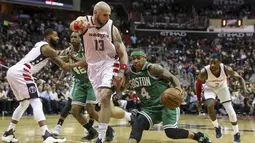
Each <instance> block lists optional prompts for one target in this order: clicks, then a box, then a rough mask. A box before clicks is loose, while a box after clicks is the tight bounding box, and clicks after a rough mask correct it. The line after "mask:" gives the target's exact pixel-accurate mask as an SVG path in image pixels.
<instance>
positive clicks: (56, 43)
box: [50, 38, 59, 48]
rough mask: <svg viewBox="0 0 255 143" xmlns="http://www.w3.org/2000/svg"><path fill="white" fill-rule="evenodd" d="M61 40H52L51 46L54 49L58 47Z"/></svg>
mask: <svg viewBox="0 0 255 143" xmlns="http://www.w3.org/2000/svg"><path fill="white" fill-rule="evenodd" d="M58 42H59V40H54V39H53V38H51V39H50V45H51V46H52V47H54V48H56V47H57V46H58Z"/></svg>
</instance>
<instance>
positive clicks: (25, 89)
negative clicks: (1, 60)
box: [7, 65, 39, 101]
mask: <svg viewBox="0 0 255 143" xmlns="http://www.w3.org/2000/svg"><path fill="white" fill-rule="evenodd" d="M29 67H30V66H29V65H28V66H26V65H14V66H12V67H10V68H9V70H8V71H7V81H8V83H9V84H10V87H11V89H12V91H13V93H14V95H15V97H16V99H17V101H24V100H27V99H31V98H38V97H39V94H38V93H39V92H38V88H37V85H36V83H35V81H34V78H33V76H32V74H31V68H29Z"/></svg>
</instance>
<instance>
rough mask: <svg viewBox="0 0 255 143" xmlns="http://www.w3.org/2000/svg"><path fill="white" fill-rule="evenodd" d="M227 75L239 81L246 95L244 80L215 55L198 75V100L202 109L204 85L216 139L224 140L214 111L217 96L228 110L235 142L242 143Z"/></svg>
mask: <svg viewBox="0 0 255 143" xmlns="http://www.w3.org/2000/svg"><path fill="white" fill-rule="evenodd" d="M227 75H230V76H231V77H232V78H234V79H236V80H237V81H239V83H240V85H241V86H242V88H243V90H244V92H245V93H247V88H246V84H245V81H244V79H243V78H242V77H241V76H240V75H239V74H238V73H237V72H235V71H234V70H233V69H232V68H231V67H228V66H226V65H224V64H223V63H221V55H220V54H219V53H214V54H212V55H211V57H210V64H209V65H207V66H205V67H204V68H203V69H202V70H201V71H200V73H199V75H198V80H197V82H196V94H197V99H198V108H201V101H200V100H201V91H202V84H203V83H204V97H205V100H206V101H205V104H206V106H207V111H208V114H209V117H210V118H211V121H212V123H213V126H214V127H215V131H216V138H222V132H221V130H222V129H221V127H220V126H219V123H218V121H217V118H216V113H215V110H214V100H215V98H216V96H218V98H219V99H220V102H221V104H222V105H223V106H224V108H225V109H226V111H227V113H228V116H229V120H230V122H231V124H232V126H233V130H234V142H236V143H240V133H239V128H238V124H237V117H236V112H235V110H234V108H233V106H232V103H231V102H232V100H231V94H230V92H229V89H228V84H227Z"/></svg>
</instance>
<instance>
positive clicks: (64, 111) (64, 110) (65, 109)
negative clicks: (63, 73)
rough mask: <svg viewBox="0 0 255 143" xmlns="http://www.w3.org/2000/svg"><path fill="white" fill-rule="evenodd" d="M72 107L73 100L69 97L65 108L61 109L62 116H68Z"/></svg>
mask: <svg viewBox="0 0 255 143" xmlns="http://www.w3.org/2000/svg"><path fill="white" fill-rule="evenodd" d="M71 108H72V100H71V99H68V100H67V103H66V105H65V107H64V109H63V110H62V111H61V113H60V116H61V117H64V118H66V117H67V116H68V114H69V112H70V110H71Z"/></svg>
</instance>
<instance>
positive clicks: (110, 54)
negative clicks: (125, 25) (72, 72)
mask: <svg viewBox="0 0 255 143" xmlns="http://www.w3.org/2000/svg"><path fill="white" fill-rule="evenodd" d="M85 20H87V21H88V22H89V24H91V25H94V22H93V20H92V16H85ZM81 38H82V41H83V45H84V49H85V57H86V61H87V63H88V65H94V64H97V63H98V62H100V61H102V60H106V61H107V60H112V59H114V58H115V56H116V49H115V46H114V44H113V21H112V20H111V19H109V20H108V21H107V23H106V24H105V25H104V26H102V27H101V28H89V29H88V30H87V31H85V33H84V34H83V36H82V37H81Z"/></svg>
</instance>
